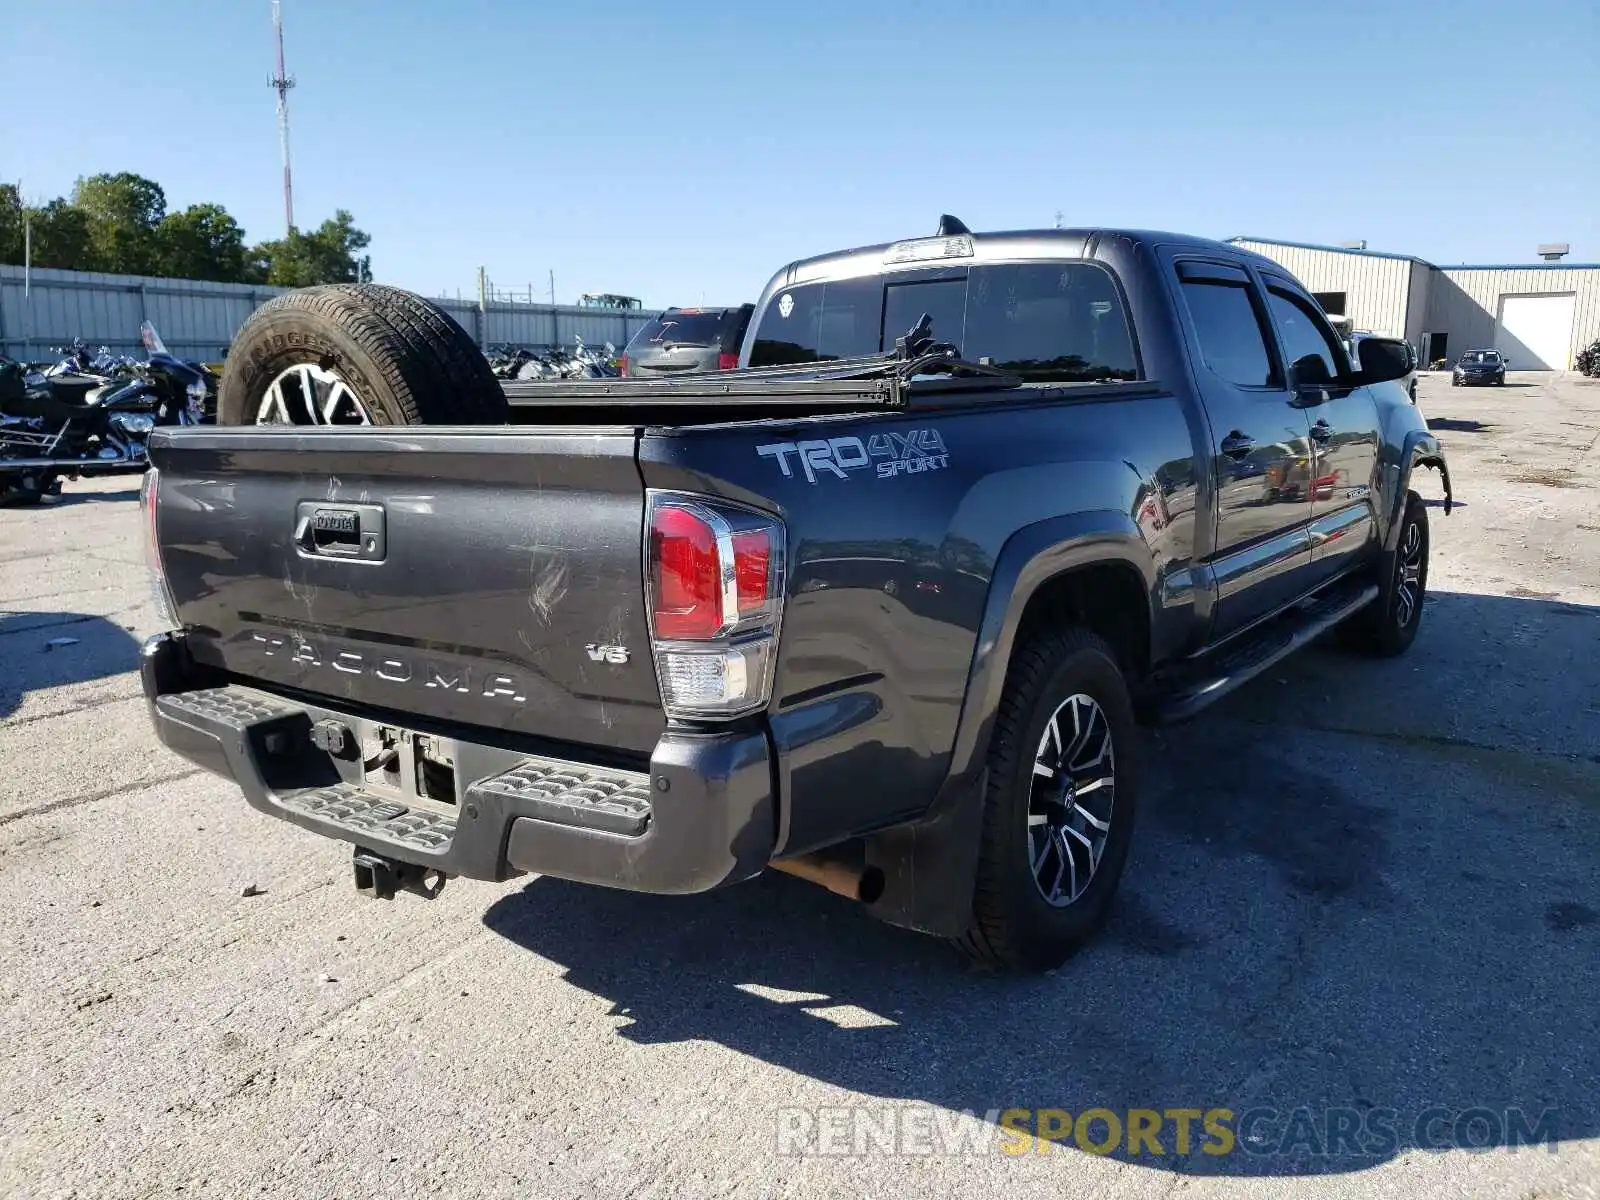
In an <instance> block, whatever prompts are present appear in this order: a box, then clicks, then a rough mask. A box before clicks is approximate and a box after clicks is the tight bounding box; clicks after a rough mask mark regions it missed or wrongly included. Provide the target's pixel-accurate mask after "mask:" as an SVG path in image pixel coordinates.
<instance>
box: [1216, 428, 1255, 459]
mask: <svg viewBox="0 0 1600 1200" xmlns="http://www.w3.org/2000/svg"><path fill="white" fill-rule="evenodd" d="M1255 448H1256V440H1255V438H1253V437H1251V436H1250V435H1249V434H1248V433H1240V432H1239V431H1238V430H1237V429H1235V430H1234V431H1233V432H1232V433H1230V434H1229V435H1228V436H1227V437H1225V438H1223V439H1222V446H1221V450H1222V452H1223V453H1224V454H1226V455H1227V456H1228V457H1229V458H1245V457H1247V456H1248V455H1249V453H1250V451H1252V450H1254V449H1255Z"/></svg>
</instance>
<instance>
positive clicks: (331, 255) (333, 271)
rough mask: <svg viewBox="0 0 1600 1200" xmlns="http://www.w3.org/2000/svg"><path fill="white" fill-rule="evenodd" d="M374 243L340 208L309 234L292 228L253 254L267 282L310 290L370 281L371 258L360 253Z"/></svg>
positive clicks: (261, 246) (264, 244)
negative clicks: (325, 285)
mask: <svg viewBox="0 0 1600 1200" xmlns="http://www.w3.org/2000/svg"><path fill="white" fill-rule="evenodd" d="M371 244H372V237H371V235H370V234H367V233H364V232H363V231H362V230H360V229H357V228H356V226H355V218H354V217H352V216H351V215H350V214H349V213H348V212H346V211H345V210H344V209H342V208H341V209H338V210H337V211H336V212H335V213H334V214H333V216H332V217H331V218H329V219H328V220H326V221H324V222H323V223H322V224H321V225H319V226H317V228H315V229H313V230H312V231H311V232H310V233H303V232H301V231H300V230H298V229H291V230H290V231H289V233H288V236H287V237H283V238H279V239H277V240H276V241H270V242H262V243H261V244H260V245H259V246H257V247H255V249H254V250H253V251H251V255H252V257H253V258H254V259H255V260H256V262H257V264H258V266H259V269H260V270H261V272H262V273H263V275H264V276H265V280H266V282H267V283H270V284H274V285H276V286H278V287H311V286H312V285H314V284H318V283H353V282H355V280H356V279H357V278H358V277H359V278H361V279H370V278H371V276H372V259H371V257H370V256H368V255H365V254H360V253H359V252H360V251H362V250H365V249H366V248H367V247H368V246H370V245H371Z"/></svg>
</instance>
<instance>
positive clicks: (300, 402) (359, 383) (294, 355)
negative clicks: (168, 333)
mask: <svg viewBox="0 0 1600 1200" xmlns="http://www.w3.org/2000/svg"><path fill="white" fill-rule="evenodd" d="M507 411H508V409H507V405H506V397H505V393H504V392H502V391H501V390H500V384H499V381H498V380H496V379H495V377H494V374H493V373H492V372H491V371H490V370H489V363H488V360H486V359H485V358H484V357H483V354H482V353H481V352H480V351H479V350H478V347H477V345H476V344H475V343H474V342H473V340H472V338H471V337H469V336H468V334H467V332H466V330H464V329H462V328H461V326H460V325H458V324H456V323H455V321H453V320H451V318H450V316H449V314H448V313H446V312H444V311H443V310H442V309H440V308H439V307H438V306H437V305H434V304H430V303H429V302H428V301H426V300H424V299H423V298H422V297H421V296H417V295H414V294H413V293H411V292H407V291H402V290H401V289H399V288H392V287H384V286H382V285H380V284H375V283H331V284H325V285H323V286H321V287H313V288H305V289H304V290H301V291H295V292H289V293H287V294H285V295H282V296H278V297H276V298H275V299H272V300H269V301H267V303H265V304H263V305H262V306H261V307H260V308H258V309H256V311H255V312H254V313H252V314H251V315H250V318H249V319H248V320H247V321H245V323H244V326H243V328H241V329H240V330H239V334H238V336H237V337H235V338H234V339H233V345H232V346H231V347H230V349H229V351H228V359H227V363H226V365H225V367H224V369H223V372H222V386H221V388H220V390H219V392H218V396H217V421H218V422H219V423H220V424H223V425H335V426H339V425H503V424H505V422H506V414H507Z"/></svg>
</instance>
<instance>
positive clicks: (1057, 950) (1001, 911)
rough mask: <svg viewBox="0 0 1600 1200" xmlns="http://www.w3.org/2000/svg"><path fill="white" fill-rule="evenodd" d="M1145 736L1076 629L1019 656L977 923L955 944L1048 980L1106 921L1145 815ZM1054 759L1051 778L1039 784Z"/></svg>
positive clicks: (1098, 655)
mask: <svg viewBox="0 0 1600 1200" xmlns="http://www.w3.org/2000/svg"><path fill="white" fill-rule="evenodd" d="M1075 723H1076V725H1077V732H1076V733H1075V731H1074V724H1075ZM1052 724H1054V727H1055V734H1056V736H1055V737H1054V738H1052ZM1136 736H1137V735H1136V731H1135V726H1134V717H1133V703H1132V700H1131V699H1130V697H1129V695H1128V687H1127V684H1126V682H1125V681H1124V679H1123V676H1122V671H1121V669H1120V667H1119V666H1118V665H1117V656H1116V654H1115V652H1114V651H1113V650H1112V649H1111V647H1110V646H1108V645H1107V644H1106V643H1105V642H1104V641H1103V640H1102V639H1100V638H1099V637H1097V636H1095V635H1094V634H1092V633H1090V632H1089V631H1087V630H1084V629H1066V630H1062V631H1059V632H1057V631H1051V632H1046V633H1041V634H1038V635H1036V636H1034V637H1033V638H1031V639H1030V640H1029V641H1028V642H1027V643H1026V644H1024V645H1023V646H1022V647H1021V648H1020V649H1018V650H1017V652H1016V654H1015V655H1014V656H1013V658H1012V661H1011V666H1010V669H1009V671H1008V672H1007V676H1006V685H1005V692H1004V694H1003V696H1002V698H1001V702H1000V711H999V713H998V715H997V717H996V720H995V729H994V737H993V741H992V743H991V745H990V750H989V759H988V768H989V777H988V790H987V792H986V793H985V797H984V813H983V832H982V845H981V849H980V854H979V860H978V872H977V879H976V885H975V887H974V889H973V904H972V924H971V926H970V927H969V928H968V930H967V932H966V933H965V934H963V935H962V936H961V937H959V938H957V939H956V945H957V946H958V947H959V948H960V949H961V950H962V951H963V952H965V953H966V954H968V955H970V956H971V957H972V958H974V959H977V960H978V961H980V962H983V963H986V964H990V965H994V966H1001V967H1010V968H1021V969H1024V970H1033V971H1043V970H1049V969H1052V968H1054V967H1058V966H1060V965H1061V963H1063V962H1064V961H1065V960H1066V959H1067V958H1068V957H1069V956H1071V955H1072V954H1073V953H1074V952H1075V951H1077V950H1078V949H1080V948H1081V947H1082V946H1083V945H1084V944H1085V943H1087V942H1088V941H1089V940H1090V939H1091V938H1092V937H1093V936H1094V934H1095V933H1096V932H1097V931H1098V930H1099V929H1100V927H1101V926H1102V925H1103V924H1104V923H1105V919H1106V916H1107V914H1108V912H1109V910H1110V906H1111V901H1112V897H1113V896H1114V895H1115V893H1116V889H1117V884H1118V882H1119V881H1120V880H1121V878H1122V871H1123V867H1124V865H1125V864H1126V862H1127V857H1128V847H1129V845H1130V844H1131V841H1132V837H1133V826H1134V818H1135V816H1136V814H1137V812H1138V776H1137V766H1138V754H1137V749H1136V747H1135V744H1134V741H1135V737H1136ZM1057 747H1059V749H1057ZM1074 747H1077V750H1076V753H1075V752H1074ZM1051 759H1053V760H1054V762H1055V763H1056V764H1057V770H1056V771H1055V773H1054V777H1053V778H1052V777H1051V776H1050V775H1049V774H1041V771H1048V769H1049V760H1051ZM1041 760H1045V761H1041ZM1063 766H1064V767H1065V768H1067V769H1064V770H1063V769H1061V768H1062V767H1063ZM1069 779H1071V780H1073V781H1074V782H1073V785H1072V786H1071V787H1068V786H1067V781H1068V780H1069ZM1102 825H1104V826H1107V828H1105V829H1102V828H1101V827H1102ZM1085 870H1087V878H1086V879H1084V878H1082V873H1083V872H1084V871H1085ZM1069 881H1070V884H1071V886H1070V889H1069V888H1068V886H1067V885H1068V883H1069ZM1047 888H1053V889H1055V894H1054V895H1053V896H1052V895H1050V894H1048V893H1047Z"/></svg>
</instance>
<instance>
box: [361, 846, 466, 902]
mask: <svg viewBox="0 0 1600 1200" xmlns="http://www.w3.org/2000/svg"><path fill="white" fill-rule="evenodd" d="M351 863H352V865H353V866H354V867H355V875H356V891H358V892H360V893H361V894H362V895H363V896H368V897H370V898H371V899H373V900H393V899H394V897H395V893H396V892H411V893H412V894H414V895H417V896H421V897H422V898H423V899H424V900H434V899H437V898H438V895H439V893H440V892H442V891H444V881H445V876H444V872H443V871H440V870H437V869H435V868H433V867H419V866H417V865H416V864H415V863H405V862H398V861H397V860H395V859H392V858H386V857H384V856H383V855H381V854H376V853H374V852H373V851H371V850H363V849H361V848H360V847H359V846H358V847H356V851H355V854H354V855H353V856H352V858H351Z"/></svg>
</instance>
